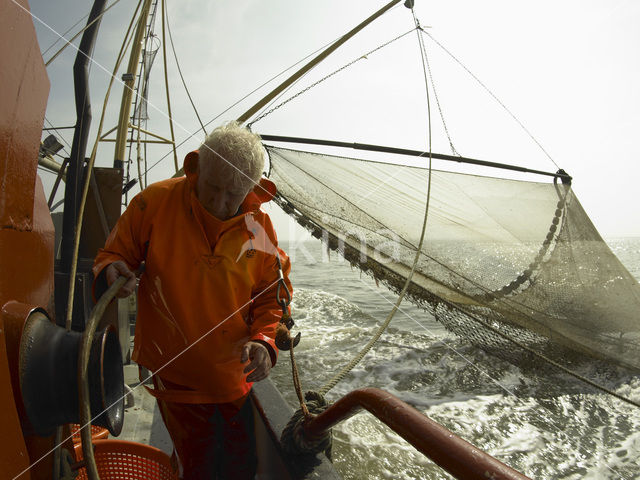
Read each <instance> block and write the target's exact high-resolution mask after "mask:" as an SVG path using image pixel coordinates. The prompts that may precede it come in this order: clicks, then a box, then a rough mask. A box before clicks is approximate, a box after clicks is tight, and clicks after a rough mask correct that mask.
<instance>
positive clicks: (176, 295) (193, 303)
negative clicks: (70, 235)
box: [93, 154, 291, 403]
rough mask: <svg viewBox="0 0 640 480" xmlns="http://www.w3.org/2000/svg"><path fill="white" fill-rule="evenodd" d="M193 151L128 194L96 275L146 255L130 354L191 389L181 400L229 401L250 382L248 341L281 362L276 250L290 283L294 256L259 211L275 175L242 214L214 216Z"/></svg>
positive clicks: (244, 391) (254, 193) (131, 265)
mask: <svg viewBox="0 0 640 480" xmlns="http://www.w3.org/2000/svg"><path fill="white" fill-rule="evenodd" d="M193 155H194V154H189V155H188V156H187V158H186V159H185V171H186V172H187V176H186V177H181V178H174V179H170V180H165V181H162V182H159V183H155V184H153V185H151V186H149V187H148V188H146V189H145V190H144V191H143V192H141V193H140V194H138V195H137V196H136V197H135V198H134V199H133V200H132V201H131V203H130V205H129V206H128V207H127V209H126V211H125V212H124V213H123V214H122V216H121V217H120V219H119V220H118V223H117V224H116V226H115V228H114V229H113V231H112V232H111V234H110V235H109V238H108V239H107V242H106V244H105V247H104V249H101V250H100V251H99V252H98V255H97V256H96V259H95V264H94V267H93V273H94V277H95V278H96V279H97V278H98V277H99V275H100V273H101V272H102V270H103V269H104V268H105V267H107V266H108V265H109V264H110V263H112V262H114V261H116V260H123V261H124V262H126V263H127V265H128V266H129V268H130V269H131V270H134V271H135V270H136V269H138V267H139V266H140V263H141V262H142V261H145V270H144V273H143V274H142V276H141V278H140V284H139V288H138V314H137V320H136V331H135V342H134V349H133V354H132V358H133V360H135V361H136V362H137V363H138V364H140V365H143V366H144V367H146V368H148V369H149V370H151V371H153V372H156V373H158V374H159V375H160V376H161V377H162V378H165V379H167V380H169V381H170V382H172V383H174V384H178V385H182V386H184V387H185V388H186V389H188V390H193V392H189V393H192V394H195V395H196V397H197V398H196V400H193V398H194V397H193V396H192V397H191V399H192V401H189V402H187V401H186V400H185V403H226V402H231V401H233V400H237V399H239V398H240V397H242V396H244V395H246V394H247V393H248V392H249V390H250V389H251V384H250V383H247V382H246V380H245V379H246V376H247V374H245V373H243V372H242V370H243V368H244V365H243V364H242V363H241V362H240V356H241V349H242V346H243V345H244V344H245V343H246V342H247V341H249V340H259V341H262V343H263V344H266V345H268V347H267V349H268V350H270V354H271V358H272V363H275V360H276V357H277V348H276V346H275V343H274V338H275V328H276V326H277V323H278V321H279V320H280V317H281V316H282V309H281V308H280V306H279V305H278V303H277V302H276V288H277V280H278V266H277V259H276V256H275V255H276V252H277V254H279V256H280V259H281V263H282V269H283V273H284V278H285V281H286V283H287V287H288V288H289V291H291V284H290V282H289V280H288V273H289V271H290V263H289V258H288V257H287V255H286V254H285V253H284V252H283V251H282V250H280V249H279V248H278V247H277V239H276V234H275V232H274V229H273V226H272V224H271V220H270V219H269V216H268V215H267V214H266V213H264V212H263V211H261V210H260V204H261V203H263V202H265V201H269V200H271V199H272V198H273V195H274V194H275V186H274V185H273V183H272V182H270V181H269V180H266V179H264V178H263V179H262V180H261V182H260V186H259V187H256V189H254V191H252V192H250V193H249V194H248V195H247V197H246V198H245V200H244V202H243V204H242V212H244V213H242V214H240V215H237V216H235V217H233V218H231V219H229V220H226V221H220V220H217V219H216V218H215V217H213V216H211V215H209V214H208V212H206V210H204V207H202V205H201V204H200V202H199V201H198V199H197V197H196V194H195V191H194V187H193V186H194V185H195V181H196V179H197V176H196V174H195V173H194V169H193ZM195 158H197V154H196V157H195ZM211 237H217V238H211ZM175 401H180V400H179V399H178V400H175Z"/></svg>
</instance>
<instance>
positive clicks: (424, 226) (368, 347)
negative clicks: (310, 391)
mask: <svg viewBox="0 0 640 480" xmlns="http://www.w3.org/2000/svg"><path fill="white" fill-rule="evenodd" d="M411 14H412V16H413V20H414V23H415V26H416V28H414V29H413V30H415V31H416V34H417V36H418V37H419V36H420V32H419V31H418V26H419V24H418V19H417V18H416V16H415V12H414V11H413V7H411ZM413 30H411V31H413ZM418 43H419V44H420V42H419V41H418ZM420 54H421V55H420V56H421V61H422V70H423V74H424V86H425V93H426V103H427V146H428V148H427V151H428V152H429V167H428V168H429V170H428V176H427V191H426V192H425V194H426V199H425V208H424V218H423V220H422V230H421V232H420V241H419V242H418V247H417V249H416V253H415V256H414V258H413V264H412V266H411V271H410V272H409V275H408V276H407V279H406V281H405V283H404V286H403V287H402V290H401V291H400V294H399V295H398V299H397V300H396V303H395V304H394V305H393V308H392V309H391V311H390V312H389V314H388V315H387V318H386V319H385V321H384V322H383V323H382V325H380V327H379V328H378V330H377V331H376V333H375V334H374V336H373V337H372V338H371V340H369V342H368V343H367V344H366V345H365V346H364V348H363V349H362V350H361V351H360V352H359V353H358V354H357V355H356V356H355V357H354V358H353V359H352V360H351V362H349V364H347V365H346V366H344V367H343V368H342V369H341V370H340V371H339V372H338V373H337V374H336V375H335V376H334V377H333V378H331V379H330V380H329V381H328V382H327V383H326V384H325V385H323V386H322V388H321V389H320V390H319V392H318V393H319V394H320V395H323V396H324V395H325V394H326V393H327V392H329V391H330V390H331V389H332V388H333V387H335V386H336V385H337V384H338V382H340V381H341V380H342V379H343V378H344V377H345V376H346V375H347V374H348V373H349V372H350V371H351V370H352V369H353V367H355V366H356V365H357V364H358V363H359V362H360V361H361V360H362V359H363V358H364V357H365V355H366V354H367V353H368V352H369V350H371V348H372V347H373V345H374V344H375V343H376V342H377V341H378V339H379V338H380V337H381V336H382V334H383V333H384V331H385V330H386V329H387V327H388V326H389V324H390V323H391V320H392V319H393V317H394V315H395V313H396V312H397V311H398V308H399V307H400V304H401V303H402V300H403V299H404V297H405V295H406V293H407V290H408V288H409V286H410V285H411V280H412V278H413V274H414V273H415V271H416V268H417V266H418V260H419V259H420V253H421V252H422V245H423V243H424V237H425V233H426V230H427V219H428V217H429V206H430V205H429V204H430V200H431V172H432V170H431V163H432V158H431V99H430V95H429V80H428V78H427V66H426V62H425V52H424V50H423V47H422V44H420Z"/></svg>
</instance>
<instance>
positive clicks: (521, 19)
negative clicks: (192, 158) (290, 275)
mask: <svg viewBox="0 0 640 480" xmlns="http://www.w3.org/2000/svg"><path fill="white" fill-rule="evenodd" d="M110 3H111V2H110ZM136 3H137V2H134V1H132V0H122V1H121V2H119V3H118V4H117V5H116V6H115V7H114V8H113V9H112V10H111V11H110V12H109V13H108V14H107V16H106V17H105V19H104V20H103V22H102V25H101V29H100V33H99V37H98V44H97V47H96V50H95V52H94V54H93V59H94V60H95V63H93V64H92V67H91V94H92V98H93V100H92V101H93V123H92V134H91V136H90V145H92V144H93V141H94V140H95V135H96V133H95V131H96V128H97V125H98V123H99V119H100V109H101V107H102V102H103V97H104V93H105V91H106V86H107V82H108V79H109V77H110V73H111V71H112V69H113V65H114V62H115V58H116V54H117V52H118V50H119V49H120V46H121V43H122V37H123V32H124V31H125V30H126V27H127V25H128V23H129V20H130V15H131V14H132V12H133V10H134V8H135V4H136ZM385 3H386V1H379V0H375V1H374V0H368V1H365V0H342V1H338V0H324V1H322V2H310V1H306V2H305V1H299V0H298V1H293V0H271V1H268V2H267V1H257V0H238V1H234V2H231V1H226V2H223V1H212V0H209V1H204V0H192V1H176V0H173V1H171V0H169V1H168V6H167V8H168V17H169V23H170V26H171V32H172V34H173V40H174V43H175V48H176V51H177V53H178V55H179V60H180V67H181V68H182V72H183V74H184V77H185V79H186V82H187V85H188V87H189V90H190V92H191V94H192V97H193V99H194V102H195V104H196V106H197V108H198V111H199V113H200V116H201V117H202V119H203V120H204V121H205V122H208V121H209V120H211V119H212V118H213V117H215V116H216V115H218V114H219V113H220V112H222V111H223V110H224V109H225V108H227V107H228V106H230V105H231V104H233V103H234V102H235V101H237V100H238V99H240V98H242V97H243V96H244V95H245V94H247V93H249V92H250V91H251V90H253V89H254V88H255V87H257V86H259V85H260V84H262V83H263V82H264V81H266V80H268V79H269V78H271V77H272V76H274V75H275V74H277V73H279V72H281V71H282V70H284V69H285V68H287V67H289V66H291V65H292V64H294V63H295V62H297V61H299V60H300V59H302V58H303V57H305V56H306V55H308V54H310V53H312V52H313V51H315V50H317V49H318V48H320V47H322V46H324V45H325V44H327V43H329V42H331V41H333V40H334V39H336V38H338V37H339V36H341V35H342V34H344V33H345V32H346V31H348V30H349V29H350V28H352V27H353V26H355V25H356V24H358V23H359V22H360V21H361V20H362V19H364V18H365V17H367V16H368V15H369V14H371V13H372V12H374V11H375V10H376V9H378V8H379V7H381V6H382V5H384V4H385ZM30 5H31V10H32V13H33V15H34V16H35V17H37V18H36V19H35V25H36V30H37V32H38V37H39V41H40V47H41V49H42V50H43V51H45V50H46V49H47V48H49V47H50V45H51V44H52V43H53V42H55V41H56V40H58V38H59V37H58V35H62V34H64V32H66V31H67V29H69V28H70V27H72V26H73V25H74V24H75V23H76V22H77V21H78V20H80V19H81V18H82V17H83V16H84V15H86V14H88V12H89V10H90V7H91V5H90V2H80V1H72V0H59V1H56V2H51V1H48V0H37V1H31V2H30ZM415 11H416V15H417V17H418V18H419V20H420V23H421V25H423V26H428V27H430V28H429V29H428V31H429V33H431V35H433V36H434V37H435V39H436V40H437V41H438V42H440V43H441V44H442V45H444V46H445V47H446V48H447V49H448V50H449V51H450V52H451V53H453V54H454V55H455V56H456V57H457V58H458V60H460V61H461V62H462V63H463V64H464V65H465V66H466V67H467V68H468V69H469V70H470V71H471V72H473V74H474V75H475V76H476V77H477V78H479V79H480V80H481V81H482V82H483V83H484V85H486V86H487V87H488V88H489V89H490V90H491V91H492V92H493V93H494V94H495V95H496V96H497V97H498V98H499V99H500V100H501V101H502V102H503V104H504V105H506V106H507V107H508V108H509V110H510V111H511V112H513V113H514V114H515V115H516V116H517V118H518V119H519V120H520V121H521V122H522V123H523V124H524V125H525V126H526V127H527V129H528V130H529V131H530V132H531V133H532V134H533V135H534V136H535V138H536V139H537V140H538V141H539V142H540V143H541V144H542V145H543V146H544V148H545V150H546V151H547V152H548V153H549V155H550V156H551V157H552V158H553V160H554V161H555V163H556V164H557V165H558V166H559V167H561V168H563V169H565V170H566V171H567V172H569V173H570V174H571V175H572V176H573V177H574V184H573V185H574V190H575V191H576V193H577V195H578V198H579V199H580V201H581V202H582V204H583V206H584V207H585V209H586V211H587V213H588V214H589V215H590V216H591V218H592V220H593V222H594V223H595V225H596V227H597V228H598V229H599V231H600V232H601V233H602V234H603V235H604V236H605V237H616V236H628V235H634V236H639V235H640V211H639V209H638V204H639V201H638V200H639V197H640V194H639V193H638V190H637V183H638V180H639V179H640V166H639V160H640V142H638V137H639V136H640V94H639V89H638V85H640V54H639V51H638V50H639V48H640V29H639V28H638V25H640V2H639V1H636V0H620V1H611V0H607V1H605V0H600V1H596V0H565V1H557V0H556V1H551V0H540V1H537V2H527V3H524V2H514V1H508V0H486V1H483V2H477V1H473V0H460V1H456V2H446V1H441V2H433V1H429V2H427V1H421V0H417V1H416V7H415ZM85 22H86V20H83V21H82V22H81V24H84V23H85ZM411 28H413V19H412V16H411V13H410V11H409V10H408V9H406V8H405V7H403V6H402V4H400V6H397V7H395V8H394V9H393V10H392V11H391V12H390V13H388V14H387V15H385V17H383V18H382V19H379V20H377V22H376V23H375V24H373V25H371V26H370V27H368V29H367V30H365V31H364V32H362V33H361V34H359V35H358V36H356V37H355V38H354V39H353V40H351V41H350V42H348V43H347V44H346V45H345V47H344V48H342V49H341V50H339V51H338V52H337V53H336V54H335V55H333V56H331V57H330V58H329V60H327V61H326V63H324V64H322V65H321V66H320V67H318V68H317V69H316V70H314V71H313V72H312V73H311V74H309V75H308V76H307V77H305V78H304V79H303V81H302V82H301V83H300V85H299V86H297V87H294V89H293V90H292V91H291V94H293V93H295V92H297V91H299V90H300V89H302V88H304V86H306V85H308V84H310V83H313V82H314V81H316V80H317V79H319V78H321V77H322V76H324V75H325V74H327V73H330V72H332V71H334V70H336V69H337V68H339V67H341V66H342V65H344V64H346V63H347V62H349V61H351V60H353V59H355V58H359V57H360V56H362V55H363V54H365V53H366V52H368V51H370V50H373V49H374V48H376V47H378V46H379V45H381V44H383V43H385V42H387V41H388V40H390V39H392V38H394V37H396V36H398V35H400V34H402V33H405V32H407V31H408V30H410V29H411ZM77 30H78V27H75V28H73V29H72V33H75V32H76V31H77ZM156 33H157V34H160V33H161V24H160V19H159V18H158V21H157V23H156ZM70 36H71V34H67V35H66V37H67V38H70ZM61 43H62V42H61V41H58V44H57V46H56V47H54V48H52V49H50V50H49V51H48V52H46V53H45V55H44V57H45V59H48V58H50V56H51V55H52V54H53V52H54V51H55V50H56V49H57V47H58V46H60V45H61ZM75 43H76V44H77V43H78V41H76V42H75ZM425 45H426V47H427V52H428V55H429V62H430V65H431V67H432V75H433V80H434V83H435V86H436V91H437V94H438V99H439V101H440V104H441V107H442V110H443V113H444V117H445V120H446V124H447V127H448V130H449V132H450V134H451V137H452V140H453V143H454V145H455V147H456V149H457V150H458V152H459V153H460V154H461V155H464V156H468V157H472V158H480V159H486V160H491V161H497V162H505V163H513V164H518V165H522V166H526V167H529V168H533V169H540V170H547V171H555V170H556V166H555V165H554V163H553V162H552V161H551V160H550V159H549V158H548V157H547V155H545V153H543V152H542V151H541V150H540V149H539V148H538V147H537V146H536V145H535V144H534V143H533V141H531V139H529V138H528V136H527V135H526V134H525V133H524V132H523V131H522V129H521V128H520V127H519V126H518V125H517V124H516V122H514V121H513V119H512V118H510V117H509V115H508V114H506V113H505V112H504V110H503V109H502V108H501V107H500V106H499V105H498V104H497V103H496V102H495V101H494V100H493V99H491V98H490V97H489V96H488V95H487V93H486V92H485V91H484V90H483V89H482V88H480V87H479V86H478V84H477V83H476V82H475V81H474V80H473V79H472V78H471V77H470V76H469V75H468V74H467V73H466V72H465V71H464V70H463V69H462V68H460V66H459V65H457V64H456V63H455V62H453V61H452V60H451V58H450V57H448V56H447V55H446V54H444V53H443V51H442V49H440V47H438V46H437V45H436V44H435V43H434V42H433V41H431V40H430V39H426V40H425ZM167 50H168V54H169V57H170V66H169V82H170V85H171V91H172V97H171V98H172V109H173V113H174V118H175V120H176V122H177V126H176V138H177V140H178V142H182V140H184V139H186V138H188V137H189V135H191V134H192V133H194V132H196V135H195V136H193V137H192V138H191V139H190V140H188V141H186V142H185V144H184V145H183V146H181V147H180V149H179V161H180V162H181V161H182V158H183V157H184V155H185V154H186V153H187V152H188V151H190V150H193V149H195V148H197V147H198V145H199V143H200V142H201V141H202V139H203V134H202V132H198V129H199V124H198V121H197V118H196V116H195V114H194V113H193V110H192V109H191V106H190V104H189V101H188V99H187V97H186V95H185V93H184V89H183V87H182V85H181V82H180V78H179V75H178V73H177V70H176V68H175V62H174V60H173V54H172V53H171V45H170V44H167ZM161 52H162V51H161V50H160V54H159V56H158V57H157V58H156V63H155V64H154V68H153V70H152V77H153V78H155V80H156V84H160V87H157V86H154V87H153V88H152V90H151V92H150V97H149V101H150V103H151V105H150V106H149V115H150V117H151V118H150V120H149V129H150V130H152V131H154V132H156V133H158V134H160V135H162V136H169V129H168V121H167V119H166V111H167V108H166V101H165V99H164V91H163V69H162V61H161V60H162V58H161ZM74 57H75V50H73V49H72V48H68V49H67V50H66V51H65V52H64V53H63V54H62V55H60V57H59V58H58V59H56V60H55V62H54V63H53V64H52V65H51V66H50V67H49V68H48V74H49V77H50V80H51V94H50V99H49V104H48V109H47V120H48V121H50V122H51V123H52V124H53V125H55V126H69V125H73V124H74V123H75V111H74V107H73V87H72V74H71V67H72V65H73V61H74ZM127 60H128V56H127ZM122 71H123V70H121V71H120V73H119V74H118V78H119V76H120V75H121V73H122ZM281 78H284V77H281ZM275 85H276V84H275V83H273V84H271V85H270V87H271V88H273V86H275ZM268 90H269V89H267V88H265V89H262V90H261V91H260V93H261V94H265V93H267V92H268ZM121 93H122V86H121V84H119V83H118V84H116V85H114V87H113V93H112V101H111V103H112V104H113V106H112V107H110V109H109V110H108V114H107V117H106V121H105V128H104V130H108V129H110V128H112V127H113V126H115V118H117V111H118V108H119V105H120V96H121ZM287 96H289V95H287ZM287 96H285V97H284V98H286V97H287ZM259 98H260V95H257V94H256V95H253V96H252V97H251V99H250V100H247V101H245V102H243V103H242V104H241V105H240V106H238V107H235V108H233V109H232V110H230V111H229V112H227V113H225V114H223V115H222V116H221V117H220V118H219V119H217V120H216V121H214V122H213V123H212V124H211V125H210V126H209V127H208V128H207V129H208V130H211V129H212V128H213V127H215V126H216V125H218V124H220V123H221V122H222V121H227V120H232V119H234V118H236V117H237V116H238V115H240V114H241V113H242V112H243V111H244V110H245V109H247V108H248V107H249V106H251V105H252V104H253V103H254V102H255V101H257V99H259ZM431 100H432V105H431V117H432V123H433V134H434V138H433V150H434V151H436V152H440V153H451V151H450V149H449V145H448V142H447V141H446V136H445V135H444V133H443V129H442V126H441V125H442V122H441V120H440V116H439V113H438V110H437V107H436V104H435V98H434V97H433V95H432V97H431ZM426 112H427V110H426V100H425V88H424V79H423V74H422V66H421V63H420V57H419V53H418V47H417V39H416V34H415V33H412V34H410V35H407V36H406V37H404V38H403V39H402V40H399V41H397V42H395V43H394V44H392V45H391V46H389V47H387V48H385V49H383V50H381V51H380V52H377V53H374V54H371V55H369V56H368V57H367V58H366V59H363V60H361V61H358V62H357V63H356V64H355V65H354V66H352V67H350V68H348V69H346V70H344V71H343V72H341V73H339V74H337V75H336V76H335V77H333V78H331V79H330V80H327V81H326V82H324V83H322V84H321V85H319V86H318V87H316V88H314V89H312V90H310V91H309V92H308V93H306V94H304V95H302V96H300V97H299V98H297V99H295V100H293V101H292V102H291V103H289V104H288V105H286V106H284V107H283V108H282V109H279V110H278V111H276V112H275V113H273V114H272V115H270V116H268V117H266V118H265V119H264V120H262V121H260V122H257V123H256V124H255V125H254V126H253V129H254V131H256V132H258V133H268V134H280V135H292V136H304V137H312V138H325V139H334V140H342V141H349V142H361V143H374V144H381V145H390V146H398V147H403V148H415V149H426V147H427V136H426V130H427V115H426ZM64 136H65V137H66V138H67V141H68V142H69V143H70V142H71V132H70V131H67V133H66V134H65V135H64ZM67 151H69V149H67ZM88 153H89V152H88ZM166 153H167V150H166V149H164V150H162V151H160V150H151V155H149V161H150V165H151V164H153V163H154V161H155V160H152V159H160V158H161V157H162V156H164V155H165V154H166ZM347 154H351V153H348V152H347ZM112 158H113V144H112V143H105V144H104V145H103V147H101V149H100V150H99V155H98V165H100V166H110V165H111V162H112ZM449 166H450V165H446V164H438V163H437V164H435V167H436V168H445V167H449ZM172 173H173V161H172V157H171V156H167V158H166V159H164V160H162V161H161V162H160V163H159V164H158V165H157V166H155V167H153V168H152V169H151V170H150V172H149V174H148V181H149V182H150V183H151V182H154V181H158V180H161V179H164V178H167V177H169V176H170V175H171V174H172ZM484 173H485V174H490V175H496V176H499V175H501V173H500V172H496V171H491V172H486V171H485V172H484ZM41 175H42V177H43V179H44V181H45V184H47V183H48V182H51V178H52V176H51V175H50V174H47V173H41ZM137 191H139V190H137V189H134V190H133V193H136V192H137ZM272 212H273V216H274V217H275V221H276V223H277V224H278V227H279V232H280V237H281V238H287V237H290V236H291V235H294V234H296V232H298V230H292V229H290V227H289V226H288V225H287V224H286V223H285V216H284V215H283V214H280V213H278V212H275V211H273V209H272Z"/></svg>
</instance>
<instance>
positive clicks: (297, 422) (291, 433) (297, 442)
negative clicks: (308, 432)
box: [280, 392, 332, 458]
mask: <svg viewBox="0 0 640 480" xmlns="http://www.w3.org/2000/svg"><path fill="white" fill-rule="evenodd" d="M305 399H306V400H307V405H308V406H309V410H310V411H311V412H312V414H313V415H314V416H315V415H320V414H321V413H322V412H324V411H325V410H326V409H327V407H328V406H329V405H328V404H327V401H326V400H325V399H324V397H323V396H322V395H320V394H319V393H318V392H307V393H306V394H305ZM305 420H306V417H305V415H304V413H303V412H302V410H296V411H295V412H294V414H293V416H292V417H291V419H289V422H288V423H287V425H286V426H285V427H284V429H283V430H282V435H281V436H280V442H281V444H282V448H283V449H284V451H285V452H287V453H288V454H290V455H315V454H318V453H320V452H325V455H326V456H327V458H331V442H332V439H331V430H327V431H326V432H324V434H323V435H322V436H320V437H318V438H308V437H307V436H305V434H304V428H303V426H304V422H305Z"/></svg>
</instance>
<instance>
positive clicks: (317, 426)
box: [303, 388, 528, 480]
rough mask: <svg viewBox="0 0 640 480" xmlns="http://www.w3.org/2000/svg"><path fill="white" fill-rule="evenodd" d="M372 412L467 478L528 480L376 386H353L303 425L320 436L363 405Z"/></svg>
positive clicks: (310, 434)
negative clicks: (356, 388) (351, 389)
mask: <svg viewBox="0 0 640 480" xmlns="http://www.w3.org/2000/svg"><path fill="white" fill-rule="evenodd" d="M362 408H364V409H365V410H367V411H369V412H371V413H372V414H373V415H375V416H376V417H377V418H378V419H380V420H381V421H382V422H384V423H385V424H386V425H387V426H389V427H390V428H391V429H392V430H393V431H394V432H396V433H398V434H399V435H400V436H402V438H404V439H405V440H406V441H407V442H409V443H410V444H411V445H413V446H414V447H415V448H416V449H417V450H419V451H420V452H422V453H424V454H425V455H426V456H427V457H429V458H430V459H431V460H433V461H434V462H435V463H437V464H438V465H440V467H442V468H443V469H445V470H446V471H447V472H449V473H450V474H451V475H453V476H455V477H456V478H459V479H464V480H476V479H477V480H487V479H493V480H500V479H501V480H528V477H526V476H524V475H522V474H521V473H519V472H517V471H516V470H514V469H512V468H511V467H509V466H507V465H505V464H504V463H502V462H500V461H499V460H496V459H495V458H493V457H492V456H491V455H489V454H488V453H486V452H483V451H482V450H480V449H478V448H476V447H475V446H473V445H472V444H470V443H469V442H467V441H465V440H463V439H462V438H460V437H458V436H457V435H455V434H453V433H451V432H450V431H449V430H447V429H446V428H444V427H443V426H442V425H440V424H438V423H436V422H434V421H433V420H431V419H430V418H428V417H426V416H425V415H423V414H422V413H420V412H419V411H418V410H416V409H415V408H413V407H412V406H411V405H408V404H406V403H405V402H403V401H402V400H400V399H398V398H397V397H395V396H393V395H391V394H390V393H388V392H385V391H383V390H380V389H377V388H363V389H360V390H354V391H353V392H351V393H349V394H347V395H345V396H344V397H343V398H341V399H340V400H338V401H337V402H336V403H334V404H333V405H331V406H330V407H329V408H327V410H325V411H324V412H322V413H321V414H319V415H317V416H315V417H313V418H312V419H311V420H308V421H306V422H305V423H304V425H303V430H304V435H305V437H307V438H309V439H314V438H318V437H321V436H322V435H323V434H324V432H326V431H327V430H329V429H330V428H331V427H332V426H334V425H336V424H337V423H339V422H341V421H343V420H345V419H347V418H349V417H351V416H352V415H354V414H356V413H357V412H358V411H359V410H360V409H362Z"/></svg>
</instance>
